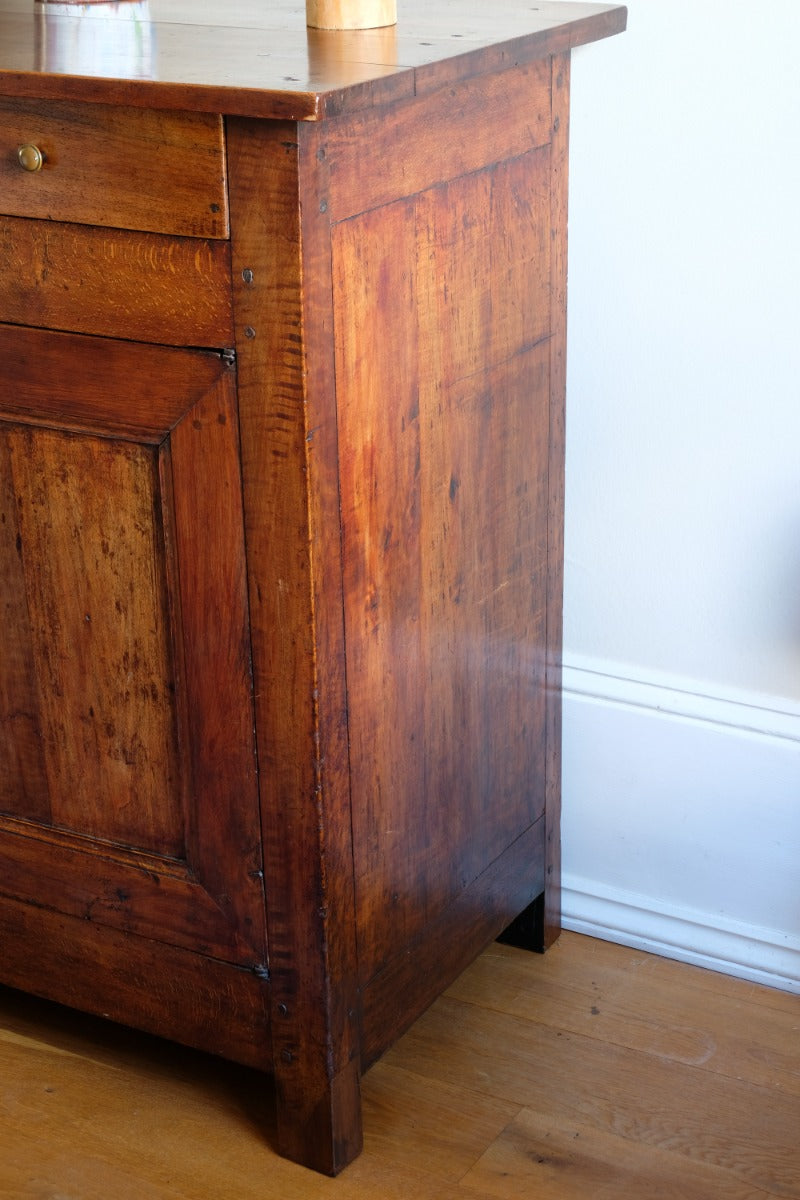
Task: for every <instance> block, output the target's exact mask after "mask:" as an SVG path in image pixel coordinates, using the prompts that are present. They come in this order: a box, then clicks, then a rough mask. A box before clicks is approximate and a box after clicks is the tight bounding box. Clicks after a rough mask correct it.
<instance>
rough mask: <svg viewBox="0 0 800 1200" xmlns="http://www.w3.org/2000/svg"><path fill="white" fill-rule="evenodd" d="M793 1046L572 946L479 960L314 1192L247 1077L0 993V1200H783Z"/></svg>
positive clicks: (720, 988) (745, 1016)
mask: <svg viewBox="0 0 800 1200" xmlns="http://www.w3.org/2000/svg"><path fill="white" fill-rule="evenodd" d="M593 1008H597V1009H598V1010H599V1011H598V1013H596V1014H594V1013H592V1009H593ZM660 1024H661V1025H663V1028H662V1029H661V1030H659V1025H660ZM799 1028H800V1000H798V997H796V996H791V995H789V994H788V993H777V992H774V991H772V990H771V989H768V988H761V987H756V986H755V985H751V984H746V983H743V982H742V981H740V980H731V979H728V978H726V977H723V976H716V975H713V974H712V973H710V972H707V971H701V970H699V969H697V968H690V967H685V966H684V965H683V964H680V963H671V962H668V961H666V960H662V959H656V958H653V957H652V956H648V955H644V954H642V953H641V952H639V951H635V950H628V949H624V948H621V947H616V946H610V945H606V944H604V943H600V942H597V941H593V940H591V939H589V938H585V937H579V936H578V935H576V934H564V935H562V938H561V940H560V941H559V943H557V945H556V946H555V947H553V948H552V949H551V950H550V951H549V952H548V953H547V954H546V955H544V956H543V957H542V956H539V955H533V954H527V953H526V952H524V951H521V950H515V949H512V948H511V947H507V946H492V947H490V949H489V950H488V951H487V952H486V953H485V954H484V955H483V956H482V957H481V958H480V959H478V961H477V962H476V963H475V964H474V965H473V966H472V967H471V968H469V969H468V970H467V971H466V972H465V973H464V974H463V975H462V976H461V978H460V979H459V980H458V981H457V982H456V983H455V984H454V985H453V987H452V988H451V989H450V991H449V992H448V993H447V994H446V995H444V996H442V997H440V998H439V1000H437V1001H436V1002H435V1003H434V1005H433V1006H432V1007H431V1008H430V1009H429V1010H428V1012H427V1013H426V1014H424V1015H423V1016H422V1017H421V1018H420V1019H419V1020H418V1021H417V1022H416V1023H415V1025H414V1026H413V1027H412V1028H411V1029H410V1030H409V1032H408V1033H407V1034H406V1035H405V1036H404V1037H403V1038H402V1039H400V1041H399V1042H398V1043H397V1044H396V1045H395V1046H394V1047H393V1048H392V1049H391V1050H390V1051H389V1052H388V1053H387V1054H386V1055H385V1056H384V1058H383V1059H382V1060H381V1061H380V1062H378V1063H377V1064H376V1065H375V1066H374V1067H373V1068H372V1069H371V1070H370V1071H369V1072H368V1073H367V1074H366V1076H365V1077H364V1080H363V1098H364V1117H365V1122H364V1123H365V1149H364V1152H363V1154H362V1155H361V1157H360V1158H359V1159H357V1160H356V1162H354V1163H353V1164H352V1165H351V1166H350V1167H349V1168H347V1170H346V1171H345V1172H344V1173H343V1174H342V1175H341V1176H339V1178H338V1179H335V1180H331V1179H327V1178H324V1177H322V1176H319V1175H316V1174H314V1173H312V1172H310V1171H307V1170H305V1169H304V1168H302V1167H299V1166H296V1165H295V1164H293V1163H290V1162H287V1161H285V1160H283V1159H281V1158H279V1157H278V1156H277V1154H276V1151H275V1145H276V1128H275V1102H274V1094H273V1089H272V1085H271V1083H270V1082H269V1080H265V1078H264V1077H263V1076H261V1075H259V1074H258V1073H257V1072H255V1071H252V1070H248V1069H246V1068H242V1067H238V1066H235V1065H233V1064H228V1063H224V1062H221V1061H220V1060H217V1059H213V1058H211V1057H209V1056H206V1055H202V1054H199V1053H196V1052H194V1051H190V1050H186V1049H183V1048H181V1047H179V1046H175V1045H172V1044H170V1043H167V1042H163V1041H160V1040H159V1039H156V1038H150V1037H147V1036H145V1035H142V1034H137V1033H134V1032H132V1031H129V1030H125V1029H122V1028H120V1027H117V1026H114V1025H112V1024H110V1023H108V1022H103V1021H99V1020H95V1019H93V1018H91V1017H88V1016H85V1015H82V1014H80V1013H75V1012H71V1011H69V1010H67V1009H64V1008H60V1007H58V1006H57V1005H51V1004H47V1003H46V1002H44V1001H40V1000H37V999H34V998H32V997H28V996H25V995H23V994H22V993H20V992H14V991H12V990H10V989H0V1200H107V1198H108V1197H114V1198H115V1200H117V1198H118V1200H229V1198H230V1197H234V1196H235V1197H236V1198H237V1200H329V1198H331V1197H335V1198H336V1200H495V1198H499V1200H512V1198H513V1200H523V1198H524V1200H586V1198H587V1197H591V1200H644V1198H646V1200H764V1198H765V1197H780V1198H782V1200H800V1154H798V1149H797V1142H798V1134H797V1131H798V1129H800V1101H798V1094H797V1091H796V1090H794V1089H793V1087H792V1086H790V1083H791V1080H792V1077H793V1076H792V1073H793V1072H796V1071H797V1069H798V1063H799V1062H800V1047H799V1046H798V1029H799ZM676 1031H677V1032H676ZM712 1042H713V1044H714V1046H715V1047H716V1049H715V1051H714V1052H713V1053H712V1054H711V1055H710V1056H709V1057H707V1058H705V1061H702V1062H698V1061H697V1060H698V1059H702V1058H703V1057H704V1053H705V1051H704V1050H703V1047H707V1046H708V1045H709V1044H710V1043H712ZM778 1052H780V1053H778ZM737 1053H738V1058H737ZM770 1056H772V1058H771V1057H770Z"/></svg>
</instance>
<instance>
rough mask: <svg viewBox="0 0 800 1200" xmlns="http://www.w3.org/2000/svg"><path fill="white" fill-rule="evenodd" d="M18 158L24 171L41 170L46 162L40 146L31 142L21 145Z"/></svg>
mask: <svg viewBox="0 0 800 1200" xmlns="http://www.w3.org/2000/svg"><path fill="white" fill-rule="evenodd" d="M17 159H18V160H19V165H20V166H21V167H22V169H23V171H41V169H42V164H43V163H44V155H43V154H42V152H41V150H40V149H39V147H38V146H34V145H33V144H32V143H31V142H26V143H25V145H24V146H20V148H19V150H18V151H17Z"/></svg>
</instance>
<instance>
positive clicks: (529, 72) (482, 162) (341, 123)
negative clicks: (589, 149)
mask: <svg viewBox="0 0 800 1200" xmlns="http://www.w3.org/2000/svg"><path fill="white" fill-rule="evenodd" d="M456 96H457V103H454V99H455V97H456ZM520 112H524V113H525V118H526V119H525V120H524V121H523V120H518V119H510V118H509V114H516V113H520ZM444 129H446V130H447V136H446V137H443V136H442V131H443V130H444ZM549 140H550V66H549V61H548V60H547V59H545V60H540V61H536V62H533V63H531V64H529V65H526V66H515V67H512V68H510V69H508V70H503V71H500V72H498V73H497V74H495V75H487V76H479V77H478V78H477V79H470V80H467V81H465V82H464V83H462V84H461V86H459V87H458V89H457V90H456V89H454V88H453V86H452V85H450V86H448V87H445V88H441V89H439V90H437V91H434V92H432V93H431V94H430V95H425V96H423V97H421V98H418V97H416V96H414V97H410V98H409V99H407V100H403V101H401V102H399V103H398V104H396V105H394V106H393V107H391V108H390V109H388V110H387V109H386V108H383V107H381V108H375V109H372V110H370V111H369V112H367V113H359V114H358V115H357V116H354V117H353V118H351V119H349V120H348V119H346V118H342V119H340V120H338V121H332V122H330V123H329V124H327V125H326V126H325V130H324V142H323V148H324V154H325V161H326V163H327V165H328V168H329V171H330V183H329V187H328V194H327V197H326V199H327V202H328V211H329V213H330V217H331V220H332V221H342V220H345V219H346V218H347V217H350V216H353V215H354V214H356V213H360V212H365V211H366V210H367V209H370V208H378V207H379V206H380V205H383V204H387V203H389V202H391V201H396V200H398V199H400V198H402V197H405V196H412V195H414V194H415V193H417V192H422V191H425V190H426V189H427V188H430V187H431V186H433V185H435V184H438V183H441V181H442V180H445V179H454V178H457V177H458V176H461V175H466V174H467V173H469V172H470V171H474V170H476V169H479V168H481V167H484V166H486V165H487V164H490V163H495V162H502V161H503V160H505V159H509V158H515V157H518V156H519V155H522V154H526V153H527V152H528V151H529V150H533V149H536V148H537V147H538V146H544V145H547V143H548V142H549ZM365 146H369V147H370V150H369V153H368V154H365V153H364V147H365ZM376 163H380V170H379V171H376V170H375V164H376Z"/></svg>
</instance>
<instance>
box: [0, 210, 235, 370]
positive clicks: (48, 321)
mask: <svg viewBox="0 0 800 1200" xmlns="http://www.w3.org/2000/svg"><path fill="white" fill-rule="evenodd" d="M230 250H231V246H230V242H227V241H220V240H219V239H215V238H203V239H200V238H185V237H176V236H174V235H171V234H159V233H138V232H132V231H130V230H127V229H108V228H105V229H104V228H100V227H97V226H89V225H74V224H70V223H65V222H61V221H37V220H26V219H25V218H24V217H4V216H0V322H7V323H9V324H13V325H31V326H35V327H37V328H39V329H60V330H67V331H69V332H72V333H95V334H101V335H103V336H105V337H118V338H128V339H130V340H133V341H139V342H160V343H162V344H165V345H170V346H208V347H211V348H215V349H216V348H223V347H226V346H232V345H233V314H232V301H231V284H230Z"/></svg>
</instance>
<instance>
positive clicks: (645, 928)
mask: <svg viewBox="0 0 800 1200" xmlns="http://www.w3.org/2000/svg"><path fill="white" fill-rule="evenodd" d="M601 889H602V892H601ZM561 900H562V906H563V913H562V921H563V926H564V928H565V929H572V930H574V931H575V932H576V933H585V934H588V935H589V936H590V937H596V938H600V939H601V940H602V941H606V942H617V943H618V944H619V945H621V946H633V947H635V948H636V949H637V950H646V951H648V953H650V954H659V955H661V957H662V958H674V959H677V960H678V961H679V962H687V963H693V964H694V965H695V966H697V967H707V968H708V969H709V970H712V971H721V972H722V973H723V974H725V975H735V976H738V977H739V978H740V979H748V980H751V981H752V982H754V983H763V984H766V985H767V986H768V987H776V988H780V989H781V990H782V991H787V992H796V993H797V994H798V995H800V938H793V937H789V936H788V935H780V934H779V933H777V931H775V930H773V929H762V928H760V927H758V926H755V925H744V924H737V923H736V922H733V921H725V922H722V921H721V920H720V918H719V917H716V918H715V919H714V923H713V924H709V914H708V913H704V912H693V911H690V910H687V909H678V908H674V907H672V906H670V905H667V904H665V903H664V901H663V899H658V898H655V897H652V896H639V895H636V894H635V893H633V892H622V891H618V890H616V891H615V890H614V889H613V888H604V889H603V888H602V885H601V884H598V882H597V881H596V880H583V879H578V878H575V877H566V878H565V879H564V881H563V889H562V893H561ZM654 903H658V904H659V910H658V911H656V910H654V908H653V904H654ZM777 939H780V940H777Z"/></svg>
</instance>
